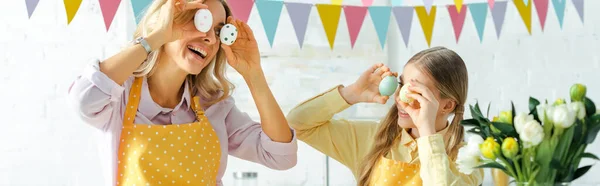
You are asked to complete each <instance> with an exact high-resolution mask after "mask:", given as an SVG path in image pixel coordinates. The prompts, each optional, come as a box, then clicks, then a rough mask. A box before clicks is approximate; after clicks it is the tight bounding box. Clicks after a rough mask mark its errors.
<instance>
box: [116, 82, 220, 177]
mask: <svg viewBox="0 0 600 186" xmlns="http://www.w3.org/2000/svg"><path fill="white" fill-rule="evenodd" d="M141 87H142V79H141V78H136V79H135V81H134V83H133V85H132V86H131V91H130V93H129V102H128V103H127V107H126V109H127V110H126V111H125V115H124V117H123V130H122V132H121V142H120V145H119V152H118V153H119V154H118V157H119V159H118V165H117V167H118V171H117V175H116V176H117V183H116V185H118V186H121V185H124V186H133V185H137V186H145V185H216V180H217V179H216V177H217V171H218V170H219V164H220V157H221V156H220V153H221V151H220V147H219V139H218V138H217V134H216V133H215V131H214V129H213V128H212V126H211V125H210V123H209V121H208V119H207V118H206V116H205V115H204V111H203V110H202V107H200V105H199V104H200V102H199V101H200V99H199V98H198V97H193V99H192V103H191V104H190V105H191V107H192V109H193V110H194V112H196V121H195V122H193V123H188V124H173V125H150V124H135V123H133V122H134V119H135V115H136V113H137V107H138V104H139V101H140V92H141Z"/></svg>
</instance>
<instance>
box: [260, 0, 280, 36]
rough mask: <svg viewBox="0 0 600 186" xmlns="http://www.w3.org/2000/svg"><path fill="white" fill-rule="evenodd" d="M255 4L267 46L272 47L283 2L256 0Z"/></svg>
mask: <svg viewBox="0 0 600 186" xmlns="http://www.w3.org/2000/svg"><path fill="white" fill-rule="evenodd" d="M255 3H256V9H257V10H258V13H259V15H260V19H261V21H262V23H263V27H264V28H265V33H266V34H267V39H268V40H269V44H270V45H271V47H273V39H275V33H276V31H277V25H279V16H280V15H281V8H282V7H283V1H269V0H257V1H256V2H255Z"/></svg>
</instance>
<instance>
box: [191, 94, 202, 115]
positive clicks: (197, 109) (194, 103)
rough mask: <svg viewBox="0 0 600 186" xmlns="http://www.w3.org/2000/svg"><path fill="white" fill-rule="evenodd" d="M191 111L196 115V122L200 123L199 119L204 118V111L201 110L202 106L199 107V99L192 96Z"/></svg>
mask: <svg viewBox="0 0 600 186" xmlns="http://www.w3.org/2000/svg"><path fill="white" fill-rule="evenodd" d="M191 107H192V109H193V110H194V112H195V113H196V120H198V121H200V119H202V118H204V117H205V116H204V110H202V106H200V97H198V96H193V97H192V104H191Z"/></svg>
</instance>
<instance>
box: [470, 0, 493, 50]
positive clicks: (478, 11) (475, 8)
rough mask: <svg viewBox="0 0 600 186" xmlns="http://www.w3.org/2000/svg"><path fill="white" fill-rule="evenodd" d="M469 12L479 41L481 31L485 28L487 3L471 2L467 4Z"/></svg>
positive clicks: (481, 35) (481, 37)
mask: <svg viewBox="0 0 600 186" xmlns="http://www.w3.org/2000/svg"><path fill="white" fill-rule="evenodd" d="M469 12H471V16H472V17H473V23H475V29H477V35H478V36H479V42H482V41H483V31H484V29H485V20H486V19H487V12H488V4H487V3H473V4H469Z"/></svg>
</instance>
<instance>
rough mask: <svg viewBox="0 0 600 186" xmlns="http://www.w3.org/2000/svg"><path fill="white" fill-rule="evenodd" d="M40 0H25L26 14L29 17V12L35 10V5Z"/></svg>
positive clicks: (31, 12)
mask: <svg viewBox="0 0 600 186" xmlns="http://www.w3.org/2000/svg"><path fill="white" fill-rule="evenodd" d="M39 2H40V0H25V5H26V6H27V16H28V17H29V18H31V14H33V11H35V7H37V5H38V3H39Z"/></svg>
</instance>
